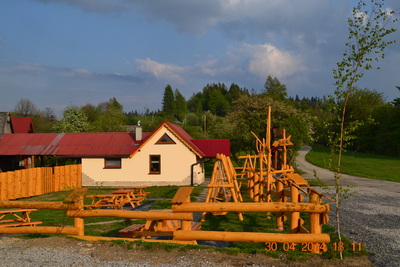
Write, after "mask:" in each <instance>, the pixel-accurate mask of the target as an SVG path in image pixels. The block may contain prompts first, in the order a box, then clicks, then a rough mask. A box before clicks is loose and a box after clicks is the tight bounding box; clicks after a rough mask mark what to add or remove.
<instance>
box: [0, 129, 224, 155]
mask: <svg viewBox="0 0 400 267" xmlns="http://www.w3.org/2000/svg"><path fill="white" fill-rule="evenodd" d="M164 126H165V127H167V128H169V129H170V130H171V131H173V132H174V134H176V135H177V137H178V138H180V139H181V140H182V141H183V142H184V143H185V144H186V145H187V146H188V147H189V149H191V150H193V151H194V152H195V153H197V154H198V155H199V156H200V157H215V156H216V154H217V153H221V154H225V155H228V156H229V155H230V143H229V140H228V139H211V140H203V139H200V140H196V139H193V138H192V137H191V136H190V135H189V134H188V133H187V132H186V131H185V130H183V129H182V128H181V127H179V126H177V125H175V124H172V123H169V122H163V123H161V124H160V125H159V127H157V129H156V130H154V131H153V132H151V133H146V132H144V133H142V140H141V141H135V133H128V132H118V133H110V132H104V133H14V134H3V136H2V138H0V155H55V156H59V157H128V156H132V154H134V153H135V152H136V151H137V150H138V149H139V148H140V147H142V146H143V145H144V144H145V143H146V142H147V140H148V139H149V138H150V137H151V136H152V135H153V134H154V133H156V132H157V131H158V130H159V129H160V128H161V127H164Z"/></svg>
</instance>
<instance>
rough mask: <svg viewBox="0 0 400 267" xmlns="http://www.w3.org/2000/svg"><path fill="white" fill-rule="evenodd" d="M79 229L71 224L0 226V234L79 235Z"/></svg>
mask: <svg viewBox="0 0 400 267" xmlns="http://www.w3.org/2000/svg"><path fill="white" fill-rule="evenodd" d="M79 232H80V229H79V228H76V227H71V226H65V227H60V226H22V227H0V234H62V235H79Z"/></svg>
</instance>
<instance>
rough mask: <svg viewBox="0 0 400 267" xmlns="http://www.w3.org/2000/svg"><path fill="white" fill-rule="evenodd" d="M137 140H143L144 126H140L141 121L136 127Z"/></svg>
mask: <svg viewBox="0 0 400 267" xmlns="http://www.w3.org/2000/svg"><path fill="white" fill-rule="evenodd" d="M135 140H136V141H142V127H141V126H140V123H138V125H137V126H136V127H135Z"/></svg>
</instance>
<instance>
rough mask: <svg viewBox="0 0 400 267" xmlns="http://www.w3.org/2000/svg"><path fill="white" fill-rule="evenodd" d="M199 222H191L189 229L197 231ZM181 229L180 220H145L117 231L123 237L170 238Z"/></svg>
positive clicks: (164, 210) (168, 210) (163, 210)
mask: <svg viewBox="0 0 400 267" xmlns="http://www.w3.org/2000/svg"><path fill="white" fill-rule="evenodd" d="M149 212H172V210H171V209H162V210H149ZM200 227H201V223H200V222H192V225H191V229H192V230H198V229H200ZM181 228H182V221H181V220H169V219H168V220H166V219H159V220H158V219H147V220H146V223H145V224H133V225H131V226H129V227H126V228H124V229H122V230H120V231H119V233H121V235H122V236H124V237H135V236H141V237H151V236H172V235H173V232H174V231H176V230H179V229H181Z"/></svg>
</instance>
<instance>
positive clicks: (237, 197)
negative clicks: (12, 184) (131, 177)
mask: <svg viewBox="0 0 400 267" xmlns="http://www.w3.org/2000/svg"><path fill="white" fill-rule="evenodd" d="M253 136H254V137H255V138H256V148H257V152H258V154H257V155H246V156H243V157H241V158H242V159H243V160H244V164H243V166H242V167H240V168H235V167H234V166H233V164H232V162H231V160H230V158H229V157H227V156H224V155H218V156H217V161H216V163H215V165H214V169H213V173H212V177H211V180H210V183H209V185H208V192H207V196H206V200H205V202H191V201H190V195H191V192H192V190H193V187H181V188H179V190H178V191H177V193H176V195H175V196H174V198H173V199H172V209H168V210H150V211H135V210H123V209H117V208H121V207H122V206H123V204H122V203H124V204H127V203H129V204H131V205H132V207H135V206H136V204H137V203H133V202H131V200H130V199H129V194H130V193H131V192H130V191H129V190H130V189H129V188H120V189H119V193H121V194H125V196H128V198H126V199H125V200H121V201H119V202H118V201H115V199H117V198H121V199H122V197H121V196H118V197H117V198H116V197H114V195H117V194H113V195H112V196H110V195H107V196H103V200H104V199H110V198H112V199H114V200H113V201H114V202H113V203H114V204H109V203H105V202H96V200H95V197H92V198H93V200H94V202H93V203H92V205H89V206H88V205H87V206H86V207H85V205H84V204H83V203H84V201H83V200H84V197H85V193H86V191H87V189H86V188H77V189H75V190H74V191H73V192H72V193H71V194H70V196H68V197H67V198H66V199H65V200H64V201H63V202H32V201H8V200H5V201H0V207H8V208H20V209H53V210H66V211H67V212H66V214H67V216H68V217H72V218H74V226H65V227H59V226H38V225H36V224H32V225H36V226H34V227H32V226H25V225H23V224H21V225H20V227H0V234H7V233H8V234H21V233H31V234H32V233H35V234H65V235H71V236H75V237H78V238H81V239H85V240H90V241H97V240H115V239H118V240H121V239H124V240H129V241H135V240H143V241H147V242H173V243H181V244H197V241H198V240H210V241H228V242H230V241H232V242H255V243H259V242H262V243H266V242H276V243H296V244H298V243H305V242H306V243H310V244H311V243H312V244H314V243H315V244H327V243H329V242H330V236H329V235H328V234H324V233H322V225H323V224H326V223H327V222H328V219H329V218H328V213H329V212H330V206H329V204H327V203H325V204H324V203H323V202H322V198H323V197H325V198H327V199H329V198H328V197H326V196H324V195H323V194H321V193H319V192H317V191H316V190H314V189H313V188H311V187H310V186H309V184H308V183H307V181H306V180H305V179H303V178H302V177H301V176H300V175H299V174H297V173H295V171H294V168H293V167H292V166H291V165H290V164H289V163H288V159H287V151H288V146H290V145H292V143H291V141H290V136H287V135H286V132H285V131H284V130H283V131H282V136H281V138H280V139H277V140H272V138H271V109H270V108H269V112H268V120H267V127H266V138H265V139H264V138H263V139H259V138H258V137H257V136H256V135H255V134H254V133H253ZM237 170H239V174H238V173H237V172H236V171H237ZM238 179H242V182H243V181H246V182H247V188H248V190H249V195H250V197H251V199H252V200H253V202H243V197H242V195H241V193H240V185H239V183H238ZM126 194H128V195H126ZM142 194H144V193H143V191H142ZM131 197H132V196H131ZM141 197H145V195H142V196H141ZM132 198H133V197H132ZM134 198H137V196H135V197H134ZM329 200H330V199H329ZM104 201H106V200H104ZM107 201H108V200H107ZM110 201H111V200H110ZM305 201H307V202H305ZM115 203H117V204H121V205H115ZM101 205H105V206H101ZM108 205H110V206H108ZM112 205H114V206H112ZM111 206H112V207H111ZM116 206H118V207H116ZM100 208H102V209H100ZM107 208H114V209H107ZM195 212H199V213H202V220H205V219H206V214H207V213H211V214H213V215H224V214H226V213H228V212H235V213H237V214H238V219H239V220H240V221H242V220H243V216H245V213H248V212H263V213H265V215H266V219H270V218H272V216H271V215H272V214H275V220H276V229H275V232H273V233H265V232H226V231H224V232H221V231H202V230H199V229H200V228H201V223H200V222H195V221H194V219H193V214H194V213H195ZM305 213H308V214H309V215H310V216H309V225H308V227H306V226H305V225H304V220H303V219H302V218H301V215H302V214H305ZM88 217H119V218H125V219H145V220H146V223H145V224H133V225H131V226H129V227H127V228H125V229H122V230H121V231H120V234H121V235H122V236H123V237H122V238H121V237H115V238H114V237H100V236H86V235H85V231H84V225H85V224H84V219H85V218H88ZM0 219H1V218H0ZM287 219H289V220H290V224H289V225H290V226H289V227H290V229H289V233H283V232H282V230H284V222H285V221H286V220H287ZM0 223H1V221H0ZM37 224H39V223H37ZM12 226H17V225H12ZM159 236H169V237H170V239H169V240H165V239H162V240H160V239H155V238H152V237H156V238H157V237H159ZM323 250H324V249H323V248H321V247H320V246H313V247H312V249H311V250H310V251H311V252H312V253H321V252H322V251H323Z"/></svg>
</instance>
